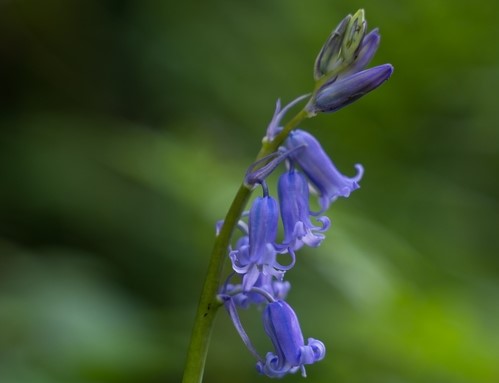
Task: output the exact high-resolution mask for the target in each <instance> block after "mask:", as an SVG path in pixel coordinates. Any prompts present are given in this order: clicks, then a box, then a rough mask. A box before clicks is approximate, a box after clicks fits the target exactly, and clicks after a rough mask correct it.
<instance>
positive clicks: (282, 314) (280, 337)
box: [257, 300, 326, 378]
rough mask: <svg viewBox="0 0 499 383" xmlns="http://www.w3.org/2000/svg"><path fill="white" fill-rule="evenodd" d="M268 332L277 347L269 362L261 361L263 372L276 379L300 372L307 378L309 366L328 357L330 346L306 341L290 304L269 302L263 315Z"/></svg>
mask: <svg viewBox="0 0 499 383" xmlns="http://www.w3.org/2000/svg"><path fill="white" fill-rule="evenodd" d="M263 325H264V328H265V332H266V333H267V335H268V336H269V337H270V340H271V341H272V344H273V345H274V348H275V354H274V353H272V352H269V353H268V354H267V356H266V358H265V362H258V364H257V369H258V371H259V372H260V373H262V374H265V375H267V376H270V377H272V378H280V377H282V376H284V375H286V374H289V373H295V372H296V371H298V370H299V369H301V370H302V375H303V376H306V375H305V365H306V364H312V363H315V362H318V361H320V360H322V359H323V358H324V356H325V355H326V347H325V346H324V344H323V343H322V342H321V341H319V340H316V339H313V338H309V339H308V342H307V344H306V345H305V341H304V339H303V334H302V331H301V328H300V323H299V322H298V318H297V316H296V314H295V312H294V311H293V309H292V308H291V306H290V305H288V304H287V303H286V302H284V301H281V300H278V301H275V302H272V303H269V304H268V305H267V307H266V308H265V311H264V313H263Z"/></svg>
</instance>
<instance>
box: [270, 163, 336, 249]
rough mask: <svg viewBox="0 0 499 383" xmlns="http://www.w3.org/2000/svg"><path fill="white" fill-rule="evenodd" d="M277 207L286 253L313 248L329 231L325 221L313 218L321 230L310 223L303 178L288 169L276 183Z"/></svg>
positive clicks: (305, 183)
mask: <svg viewBox="0 0 499 383" xmlns="http://www.w3.org/2000/svg"><path fill="white" fill-rule="evenodd" d="M277 190H278V194H279V205H280V208H281V209H280V210H281V219H282V223H283V227H284V241H283V246H284V247H288V248H289V251H295V250H298V249H300V248H301V247H302V246H303V245H304V244H305V245H307V246H311V247H317V246H319V245H320V244H321V242H322V240H323V239H324V235H323V234H322V233H323V232H324V231H326V230H327V229H328V228H329V225H330V221H329V219H328V218H327V217H325V216H324V217H319V218H316V219H317V221H319V223H320V224H321V226H314V225H313V224H312V222H311V221H310V207H309V190H308V182H307V180H306V179H305V177H304V176H303V175H302V174H301V173H300V172H299V171H297V170H295V169H290V170H289V171H287V172H286V173H284V174H282V175H281V176H280V178H279V183H278V189H277Z"/></svg>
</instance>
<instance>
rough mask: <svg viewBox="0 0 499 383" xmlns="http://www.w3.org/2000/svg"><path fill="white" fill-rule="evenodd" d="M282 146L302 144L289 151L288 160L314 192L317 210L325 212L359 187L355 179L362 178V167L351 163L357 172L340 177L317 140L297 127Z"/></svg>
mask: <svg viewBox="0 0 499 383" xmlns="http://www.w3.org/2000/svg"><path fill="white" fill-rule="evenodd" d="M285 146H286V148H287V149H293V148H295V147H299V146H303V147H304V148H303V149H301V150H299V151H296V152H292V153H291V155H290V159H291V160H292V161H294V162H295V163H296V164H298V165H299V166H300V168H301V170H302V171H303V173H305V175H306V176H307V178H308V180H309V181H310V183H311V184H312V186H313V187H314V189H315V190H316V191H317V192H318V194H319V197H320V199H319V202H320V206H321V212H322V211H325V210H326V209H327V208H328V207H329V205H330V204H331V202H333V201H334V200H336V199H337V198H338V197H348V196H349V195H350V193H351V192H352V191H354V190H356V189H358V188H359V184H358V182H359V181H360V179H361V178H362V174H363V172H364V169H363V167H362V166H361V165H359V164H357V165H355V167H356V169H357V175H355V176H354V177H346V176H344V175H343V174H341V173H340V172H339V171H338V169H336V166H334V164H333V162H332V161H331V159H330V158H329V156H328V155H327V154H326V153H325V152H324V150H323V149H322V147H321V145H320V143H319V141H317V139H316V138H315V137H314V136H312V135H311V134H310V133H307V132H305V131H303V130H299V129H297V130H294V131H292V132H291V133H290V134H289V136H288V138H287V140H286V141H285Z"/></svg>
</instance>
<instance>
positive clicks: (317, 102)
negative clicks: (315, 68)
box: [307, 64, 393, 116]
mask: <svg viewBox="0 0 499 383" xmlns="http://www.w3.org/2000/svg"><path fill="white" fill-rule="evenodd" d="M392 72H393V66H391V65H390V64H383V65H380V66H377V67H374V68H369V69H366V70H363V71H362V72H357V73H355V74H352V75H351V76H346V77H341V78H339V79H333V80H332V81H330V82H328V83H326V84H324V85H323V86H322V87H321V88H320V89H319V90H318V91H317V94H316V95H315V97H314V99H312V100H311V101H310V102H309V104H308V106H307V111H308V112H309V114H310V115H311V116H314V115H316V114H317V113H319V112H335V111H337V110H338V109H341V108H343V107H345V106H347V105H349V104H351V103H352V102H354V101H356V100H358V99H359V98H361V97H362V96H364V95H365V94H367V93H369V92H370V91H372V90H374V89H376V88H377V87H378V86H380V85H381V84H382V83H384V82H385V81H386V80H388V78H390V76H391V74H392Z"/></svg>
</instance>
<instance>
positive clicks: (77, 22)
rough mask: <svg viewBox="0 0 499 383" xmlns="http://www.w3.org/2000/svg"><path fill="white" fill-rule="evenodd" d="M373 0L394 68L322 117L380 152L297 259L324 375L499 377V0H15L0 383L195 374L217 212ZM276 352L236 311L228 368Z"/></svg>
mask: <svg viewBox="0 0 499 383" xmlns="http://www.w3.org/2000/svg"><path fill="white" fill-rule="evenodd" d="M358 8H365V10H366V15H367V19H368V22H369V26H370V27H375V26H379V27H380V30H381V34H382V44H381V47H380V49H379V52H378V54H377V56H376V58H375V60H374V63H373V64H375V65H378V64H381V63H385V62H390V63H392V64H393V65H394V66H395V73H394V75H393V77H392V78H391V79H390V81H388V82H387V83H386V84H385V85H383V86H382V87H381V88H380V89H378V90H377V91H375V92H374V93H373V94H370V95H368V96H366V97H365V98H363V99H362V100H360V101H359V102H357V103H356V104H354V105H351V106H349V107H348V108H346V109H344V110H341V111H339V112H338V113H335V114H333V115H324V116H319V117H317V118H316V119H314V120H310V121H307V122H306V123H305V124H304V127H306V128H307V129H309V130H310V131H311V132H312V133H313V134H314V135H316V136H317V137H319V138H320V140H321V142H322V144H323V146H324V148H325V149H326V150H327V151H328V152H329V153H330V154H331V156H332V157H333V159H334V161H335V163H336V164H337V166H338V167H339V168H340V170H342V171H343V172H344V173H345V174H354V169H353V164H354V163H357V162H360V163H362V164H363V165H364V167H365V169H366V173H365V176H364V179H363V180H362V183H361V185H362V188H361V189H360V190H359V191H356V192H355V193H353V195H352V196H351V198H349V199H348V200H344V199H343V200H339V201H338V202H337V203H335V204H334V205H333V206H332V208H331V209H330V211H329V216H330V217H331V219H332V222H333V226H332V228H331V230H330V232H329V235H328V237H327V239H326V241H325V243H324V244H323V246H321V247H320V248H319V249H317V250H311V251H306V250H304V251H302V252H300V254H299V259H298V267H296V268H295V269H293V270H292V272H290V273H289V280H290V281H291V282H292V283H293V289H292V290H291V293H290V296H289V302H290V303H291V304H292V305H293V307H294V308H295V310H296V311H297V313H298V315H299V317H300V320H301V324H302V328H303V331H304V335H305V337H309V336H310V337H314V338H318V339H321V340H323V341H324V343H325V344H326V346H327V350H328V355H327V357H326V359H325V360H324V361H323V362H321V363H318V364H317V365H314V366H310V367H309V368H308V374H309V377H308V378H307V380H306V381H307V382H308V383H313V382H337V383H343V382H344V383H357V382H359V383H360V382H369V383H378V382H380V383H381V382H383V383H402V382H410V383H412V382H425V383H426V382H435V383H497V382H499V363H498V361H499V279H498V277H499V258H498V254H499V235H498V233H497V231H498V230H497V229H498V218H499V210H498V198H499V191H498V184H499V183H498V180H497V175H498V172H499V130H498V126H499V113H498V107H497V102H498V100H499V91H498V89H499V45H498V43H497V37H499V24H498V23H497V17H496V15H497V12H498V11H499V3H497V2H494V1H492V0H476V1H473V2H471V1H463V2H456V1H452V0H421V1H406V2H403V1H402V2H400V1H394V0H383V1H375V2H365V1H364V2H362V1H347V0H342V1H326V0H317V1H310V2H306V1H299V0H253V1H245V2H243V1H220V0H213V1H209V2H205V1H196V0H185V1H182V2H172V1H163V2H159V1H131V0H128V1H127V0H122V1H118V0H115V1H111V0H106V1H105V0H93V1H91V0H79V1H76V0H75V1H71V0H66V1H63V0H45V1H35V0H24V1H21V0H10V1H9V0H0V128H1V131H0V180H1V183H0V217H1V218H0V382H2V383H25V382H26V383H27V382H33V383H35V382H36V383H38V382H42V383H45V382H47V383H49V382H64V383H80V382H81V383H83V382H154V383H156V382H176V381H179V380H180V378H181V374H182V369H183V363H184V357H185V352H186V348H187V342H188V338H189V333H190V330H191V325H192V321H193V316H194V311H195V307H196V303H197V299H198V295H199V291H200V287H201V283H202V280H203V276H204V271H205V268H206V265H207V260H208V254H209V252H210V248H211V245H212V242H213V237H214V223H215V222H216V220H218V219H220V218H222V217H223V216H224V214H225V212H226V210H227V208H228V205H229V203H230V200H231V198H232V196H233V194H234V193H235V191H236V189H237V187H238V185H239V183H240V181H241V179H242V176H243V174H244V171H245V169H246V167H247V166H248V165H249V164H250V163H251V161H252V159H253V158H254V156H255V154H256V152H257V150H258V148H259V143H260V139H261V137H262V136H263V134H264V131H265V129H266V126H267V124H268V122H269V120H270V118H271V116H272V114H273V109H274V105H275V101H276V99H277V98H281V99H282V101H283V102H284V103H287V102H289V101H290V100H292V99H293V98H295V97H296V96H298V95H300V94H303V93H306V92H308V91H310V90H311V87H312V85H313V84H312V66H313V63H314V60H315V56H316V54H317V52H318V51H319V49H320V47H321V45H322V43H323V42H324V41H325V39H326V37H327V36H328V34H329V32H330V31H331V29H332V28H333V27H334V26H335V25H336V24H337V23H338V22H339V21H340V20H341V19H342V18H343V17H344V16H345V15H346V14H347V13H353V12H355V11H356V10H357V9H358ZM244 320H245V323H246V324H247V326H248V332H249V333H250V334H251V336H252V337H253V339H254V342H255V343H256V344H257V346H258V347H259V348H260V350H261V351H262V352H265V351H266V350H267V349H268V347H269V345H268V343H267V341H266V340H265V336H264V334H263V331H262V328H261V323H260V318H259V314H258V313H256V312H253V313H248V315H245V316H244ZM254 364H255V361H254V360H253V358H252V356H251V355H250V354H249V352H248V351H247V350H246V349H245V347H244V345H243V344H242V342H241V340H240V339H239V338H238V335H237V334H236V332H235V330H234V328H233V326H232V324H231V322H230V320H229V319H228V318H227V315H226V313H225V312H223V310H222V311H221V312H220V313H219V315H218V318H217V323H216V328H215V330H214V333H213V336H212V346H211V349H210V353H209V357H208V362H207V368H206V382H254V381H268V379H267V378H265V377H260V376H257V374H256V373H255V371H254ZM285 379H286V381H288V382H299V381H300V382H301V381H303V380H302V378H301V377H300V376H299V375H298V376H290V377H286V378H285Z"/></svg>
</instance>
